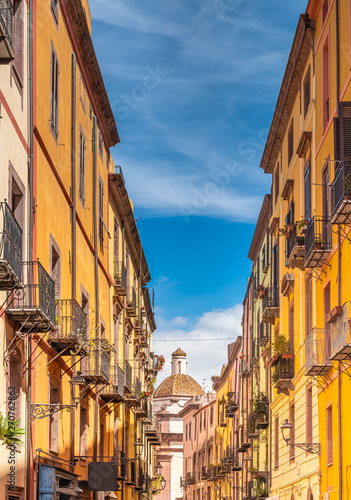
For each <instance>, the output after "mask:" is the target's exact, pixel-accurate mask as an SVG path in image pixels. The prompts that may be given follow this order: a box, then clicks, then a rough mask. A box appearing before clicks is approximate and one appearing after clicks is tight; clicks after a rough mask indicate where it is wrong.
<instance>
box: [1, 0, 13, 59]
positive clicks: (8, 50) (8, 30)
mask: <svg viewBox="0 0 351 500" xmlns="http://www.w3.org/2000/svg"><path fill="white" fill-rule="evenodd" d="M13 21H14V7H13V3H12V2H11V0H0V60H2V61H5V60H6V61H11V60H12V59H14V56H13V50H12V49H13Z"/></svg>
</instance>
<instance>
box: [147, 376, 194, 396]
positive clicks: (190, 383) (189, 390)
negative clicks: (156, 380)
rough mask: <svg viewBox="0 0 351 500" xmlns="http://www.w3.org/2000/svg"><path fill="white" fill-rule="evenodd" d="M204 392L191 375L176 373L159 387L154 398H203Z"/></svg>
mask: <svg viewBox="0 0 351 500" xmlns="http://www.w3.org/2000/svg"><path fill="white" fill-rule="evenodd" d="M202 394H204V391H203V389H202V387H201V385H200V384H199V383H198V382H196V380H194V379H193V378H192V377H190V375H185V374H184V373H176V374H175V375H170V376H169V377H167V378H166V379H165V380H164V381H163V382H162V383H161V384H160V385H159V387H157V389H156V391H155V393H154V398H157V397H159V398H160V397H164V396H201V395H202Z"/></svg>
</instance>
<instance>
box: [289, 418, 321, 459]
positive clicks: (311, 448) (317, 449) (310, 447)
mask: <svg viewBox="0 0 351 500" xmlns="http://www.w3.org/2000/svg"><path fill="white" fill-rule="evenodd" d="M292 430H293V426H292V425H291V424H290V422H289V420H288V419H285V421H284V423H283V425H282V426H281V431H282V436H283V439H284V441H285V442H286V444H287V445H288V446H293V447H294V448H301V449H302V450H305V451H307V452H308V453H315V454H317V455H320V453H321V444H320V443H290V441H291V434H292Z"/></svg>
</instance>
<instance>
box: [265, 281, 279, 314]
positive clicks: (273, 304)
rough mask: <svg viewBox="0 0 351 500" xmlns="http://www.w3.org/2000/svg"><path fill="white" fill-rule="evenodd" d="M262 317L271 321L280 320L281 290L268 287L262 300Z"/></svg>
mask: <svg viewBox="0 0 351 500" xmlns="http://www.w3.org/2000/svg"><path fill="white" fill-rule="evenodd" d="M262 316H263V318H264V319H265V320H268V321H270V320H271V319H272V318H279V288H278V287H267V288H266V292H265V294H264V297H263V299H262Z"/></svg>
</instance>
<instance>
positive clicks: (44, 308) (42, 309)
mask: <svg viewBox="0 0 351 500" xmlns="http://www.w3.org/2000/svg"><path fill="white" fill-rule="evenodd" d="M22 276H23V283H24V288H20V289H17V290H14V291H12V292H10V294H9V297H8V307H7V314H8V317H9V318H10V319H13V320H14V321H17V322H19V323H21V329H22V331H24V332H29V331H30V332H32V333H34V332H46V331H50V330H54V329H55V328H56V326H55V323H56V321H55V284H54V282H53V280H52V279H51V278H50V276H49V275H48V273H47V272H46V271H45V269H44V268H43V266H42V265H41V264H40V262H39V261H35V262H23V267H22Z"/></svg>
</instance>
